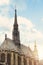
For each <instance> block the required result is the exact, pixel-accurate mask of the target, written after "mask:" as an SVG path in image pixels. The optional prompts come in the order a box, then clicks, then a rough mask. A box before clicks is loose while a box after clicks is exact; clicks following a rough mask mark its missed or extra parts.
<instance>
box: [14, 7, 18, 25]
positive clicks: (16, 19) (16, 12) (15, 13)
mask: <svg viewBox="0 0 43 65" xmlns="http://www.w3.org/2000/svg"><path fill="white" fill-rule="evenodd" d="M14 24H17V10H16V6H15V23H14Z"/></svg>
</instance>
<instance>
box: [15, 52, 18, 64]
mask: <svg viewBox="0 0 43 65" xmlns="http://www.w3.org/2000/svg"><path fill="white" fill-rule="evenodd" d="M15 65H18V53H15Z"/></svg>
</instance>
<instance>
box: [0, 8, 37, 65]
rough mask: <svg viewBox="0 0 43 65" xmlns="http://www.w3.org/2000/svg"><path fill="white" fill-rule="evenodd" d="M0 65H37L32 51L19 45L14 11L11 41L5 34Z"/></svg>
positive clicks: (0, 54)
mask: <svg viewBox="0 0 43 65" xmlns="http://www.w3.org/2000/svg"><path fill="white" fill-rule="evenodd" d="M0 65H38V59H37V60H36V58H35V57H34V54H33V51H32V50H31V49H30V48H29V47H26V46H25V45H23V44H21V43H20V35H19V30H18V23H17V12H16V9H15V21H14V25H13V32H12V40H11V39H9V38H7V34H5V40H4V42H3V43H2V45H1V46H0Z"/></svg>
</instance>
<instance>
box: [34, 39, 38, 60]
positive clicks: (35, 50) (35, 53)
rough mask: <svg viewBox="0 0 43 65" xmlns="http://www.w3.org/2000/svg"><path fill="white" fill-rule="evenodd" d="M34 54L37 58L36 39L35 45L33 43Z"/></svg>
mask: <svg viewBox="0 0 43 65" xmlns="http://www.w3.org/2000/svg"><path fill="white" fill-rule="evenodd" d="M34 56H35V58H36V59H37V60H38V50H37V45H36V40H35V45H34Z"/></svg>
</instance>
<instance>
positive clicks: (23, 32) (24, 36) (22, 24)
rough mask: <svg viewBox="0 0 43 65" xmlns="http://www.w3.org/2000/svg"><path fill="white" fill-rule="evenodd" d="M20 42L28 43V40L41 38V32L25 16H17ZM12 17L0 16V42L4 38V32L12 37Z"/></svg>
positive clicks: (42, 35) (42, 37)
mask: <svg viewBox="0 0 43 65" xmlns="http://www.w3.org/2000/svg"><path fill="white" fill-rule="evenodd" d="M17 19H18V24H19V31H20V40H21V43H22V44H24V43H25V45H28V44H29V41H34V40H40V39H43V34H42V33H41V32H40V31H38V30H37V29H36V28H35V25H34V24H33V23H32V22H31V21H30V20H28V19H26V18H25V17H21V16H18V18H17ZM13 23H14V18H7V17H3V16H0V35H1V36H0V38H1V39H0V42H2V40H3V39H4V35H5V33H7V34H8V37H9V38H11V39H12V30H13Z"/></svg>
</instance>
